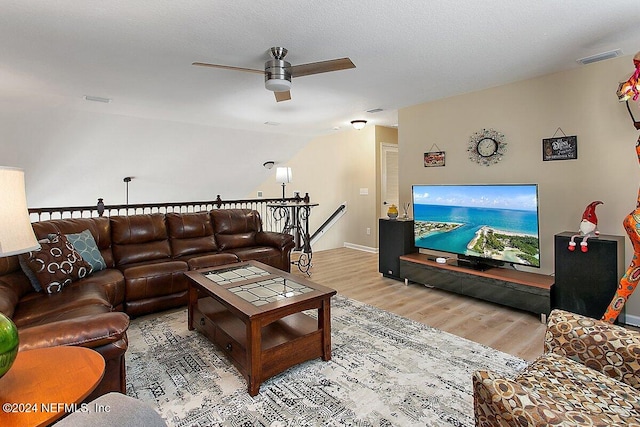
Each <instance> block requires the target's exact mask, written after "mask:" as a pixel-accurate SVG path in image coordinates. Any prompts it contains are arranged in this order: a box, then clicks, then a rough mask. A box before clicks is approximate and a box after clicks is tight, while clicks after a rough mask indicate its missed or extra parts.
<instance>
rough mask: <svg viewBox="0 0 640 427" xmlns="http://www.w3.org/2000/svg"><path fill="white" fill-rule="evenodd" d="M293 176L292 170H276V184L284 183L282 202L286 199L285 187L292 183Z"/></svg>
mask: <svg viewBox="0 0 640 427" xmlns="http://www.w3.org/2000/svg"><path fill="white" fill-rule="evenodd" d="M291 178H292V174H291V168H286V167H278V168H277V169H276V182H280V183H282V200H284V199H285V195H284V189H285V186H286V185H287V184H288V183H290V182H291Z"/></svg>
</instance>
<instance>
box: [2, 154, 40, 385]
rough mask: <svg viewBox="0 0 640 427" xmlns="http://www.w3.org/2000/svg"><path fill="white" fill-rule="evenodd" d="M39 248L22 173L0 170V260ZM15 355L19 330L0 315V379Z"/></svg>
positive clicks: (6, 169)
mask: <svg viewBox="0 0 640 427" xmlns="http://www.w3.org/2000/svg"><path fill="white" fill-rule="evenodd" d="M37 249H40V244H39V243H38V241H37V240H36V236H35V234H34V232H33V228H31V221H30V220H29V211H28V209H27V196H26V194H25V187H24V172H23V171H22V170H21V169H16V168H10V167H5V166H1V167H0V258H2V257H8V256H12V255H18V254H22V253H25V252H29V251H35V250H37ZM17 354H18V330H17V329H16V325H15V324H14V323H13V321H12V320H11V319H9V318H8V317H6V316H4V315H3V314H1V313H0V377H1V376H3V375H4V374H5V373H6V372H7V371H8V370H9V368H11V365H12V364H13V362H14V360H15V358H16V355H17Z"/></svg>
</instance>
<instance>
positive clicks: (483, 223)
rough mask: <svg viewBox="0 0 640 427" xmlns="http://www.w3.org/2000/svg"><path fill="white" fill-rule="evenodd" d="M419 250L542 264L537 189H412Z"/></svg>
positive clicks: (416, 241) (517, 187)
mask: <svg viewBox="0 0 640 427" xmlns="http://www.w3.org/2000/svg"><path fill="white" fill-rule="evenodd" d="M413 204H414V205H413V216H414V223H415V243H416V246H417V247H419V248H425V249H431V250H435V251H443V252H451V253H455V254H462V255H467V256H476V257H481V258H488V259H493V260H498V261H503V262H507V263H516V264H524V265H530V266H535V267H539V266H540V244H539V236H538V204H537V188H536V186H535V185H491V186H484V185H477V186H476V185H468V186H457V185H454V186H447V185H442V186H438V185H425V186H414V187H413Z"/></svg>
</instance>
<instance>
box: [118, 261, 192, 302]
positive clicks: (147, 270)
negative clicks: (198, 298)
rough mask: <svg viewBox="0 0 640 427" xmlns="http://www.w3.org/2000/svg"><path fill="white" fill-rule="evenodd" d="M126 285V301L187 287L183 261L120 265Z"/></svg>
mask: <svg viewBox="0 0 640 427" xmlns="http://www.w3.org/2000/svg"><path fill="white" fill-rule="evenodd" d="M121 270H122V272H123V274H124V278H125V282H126V287H127V291H126V292H127V303H128V302H129V301H136V300H140V299H145V298H150V297H158V296H163V295H171V294H174V293H178V292H181V291H186V290H187V289H188V288H189V285H188V282H187V278H186V276H185V275H184V273H185V272H187V271H188V270H189V267H188V266H187V263H186V262H184V261H177V260H176V261H171V260H167V261H161V262H160V261H153V262H149V263H141V264H134V265H127V266H123V267H121Z"/></svg>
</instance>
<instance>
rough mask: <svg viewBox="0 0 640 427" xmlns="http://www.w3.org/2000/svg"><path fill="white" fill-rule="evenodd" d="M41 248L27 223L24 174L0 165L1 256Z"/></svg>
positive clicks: (27, 213) (29, 223)
mask: <svg viewBox="0 0 640 427" xmlns="http://www.w3.org/2000/svg"><path fill="white" fill-rule="evenodd" d="M36 249H40V245H39V244H38V241H37V240H36V236H35V234H34V233H33V228H32V227H31V221H30V220H29V211H28V209H27V196H26V194H25V190H24V172H23V171H22V170H21V169H16V168H10V167H5V166H0V257H6V256H11V255H17V254H21V253H24V252H29V251H34V250H36Z"/></svg>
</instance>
